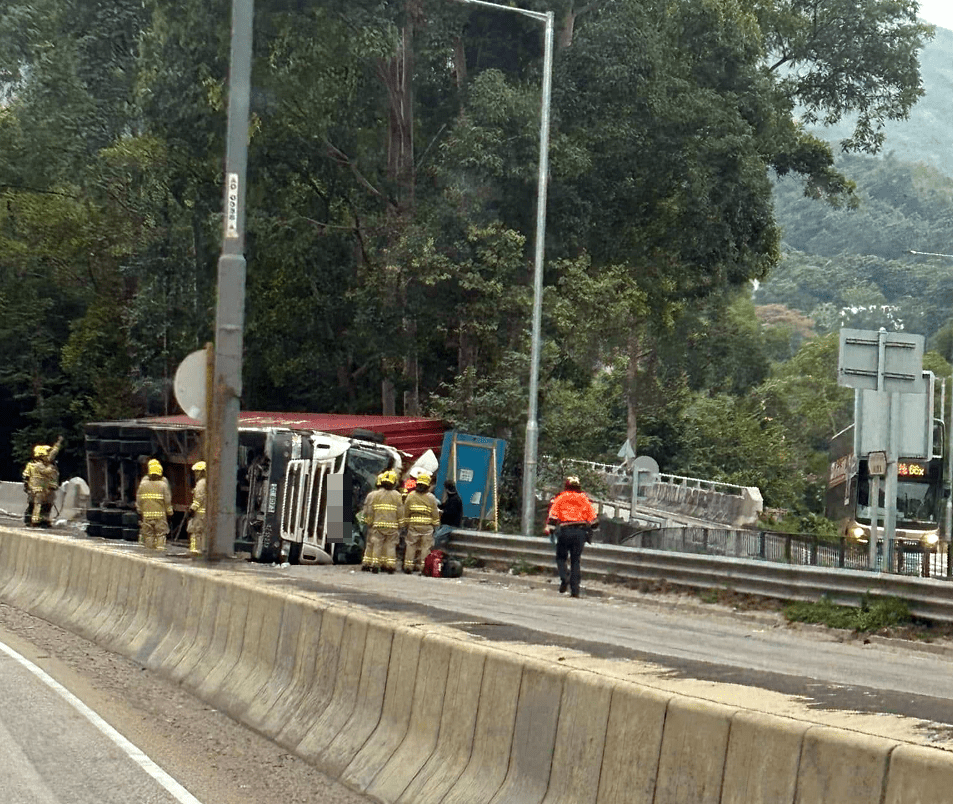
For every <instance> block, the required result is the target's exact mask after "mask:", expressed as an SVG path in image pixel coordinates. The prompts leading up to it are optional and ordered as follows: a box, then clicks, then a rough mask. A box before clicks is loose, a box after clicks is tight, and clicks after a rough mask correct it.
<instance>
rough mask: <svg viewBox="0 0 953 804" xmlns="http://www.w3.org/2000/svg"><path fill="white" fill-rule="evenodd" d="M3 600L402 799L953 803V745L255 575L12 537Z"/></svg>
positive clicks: (3, 558)
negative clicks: (866, 729)
mask: <svg viewBox="0 0 953 804" xmlns="http://www.w3.org/2000/svg"><path fill="white" fill-rule="evenodd" d="M0 600H2V601H3V602H5V603H8V604H12V605H15V606H17V607H19V608H22V609H24V610H27V611H33V612H34V613H37V614H40V615H42V616H44V617H46V618H47V619H49V620H51V621H53V622H56V623H58V624H59V625H61V626H63V627H66V628H70V629H71V630H73V631H76V632H77V633H81V634H86V635H89V636H90V637H91V638H94V639H96V641H97V642H99V643H100V644H103V645H105V646H106V647H109V648H111V649H113V650H116V651H118V652H121V653H123V654H124V655H126V656H129V657H131V658H135V659H136V660H137V661H140V662H142V663H143V664H144V665H145V666H147V667H150V668H153V669H155V670H156V671H158V672H160V673H162V674H164V675H166V676H167V677H169V678H172V679H175V680H177V681H180V682H181V683H183V685H184V686H186V687H188V688H189V689H192V690H194V691H195V692H196V694H197V695H199V696H200V697H201V698H202V699H203V700H206V701H208V702H209V703H211V704H213V705H215V706H217V707H219V708H220V709H222V710H224V711H225V712H227V713H228V714H230V715H231V716H232V717H234V718H236V719H237V720H240V721H242V722H245V723H247V724H248V725H250V726H251V727H253V728H255V729H257V730H258V731H260V732H261V733H263V734H266V735H268V736H270V737H272V738H273V739H276V740H277V741H278V742H279V743H280V744H282V745H284V746H286V747H288V748H289V749H290V750H297V752H298V753H299V754H300V755H301V756H303V757H305V758H306V759H308V760H309V761H311V762H313V763H314V764H315V765H316V766H317V767H319V768H321V769H324V770H325V771H326V772H329V773H331V774H333V775H334V776H337V777H338V778H340V779H342V781H344V782H345V783H347V784H349V785H351V786H352V787H354V788H355V789H357V790H361V791H364V792H366V793H367V794H368V795H369V796H370V797H372V798H373V799H375V800H377V801H379V802H385V803H386V804H392V802H393V803H395V804H437V802H441V803H442V804H491V803H493V804H509V803H510V802H519V804H623V802H624V804H705V802H712V804H769V802H770V804H945V802H948V801H950V800H951V796H950V792H949V791H950V790H951V789H953V756H951V754H949V753H947V752H944V751H940V750H936V749H931V748H927V747H923V746H918V745H913V744H911V743H910V742H909V741H908V742H903V741H901V740H899V739H898V740H892V739H883V738H881V737H875V736H870V735H867V734H863V733H860V732H858V731H847V730H845V729H840V728H833V727H831V726H829V725H821V724H819V723H815V722H811V721H810V719H809V718H807V719H794V718H791V717H782V716H779V715H773V714H766V713H761V712H753V711H749V710H748V709H745V708H743V707H739V706H726V705H723V704H717V703H711V702H709V701H705V700H701V699H696V698H692V697H688V696H685V695H678V694H674V693H667V692H661V691H657V690H653V689H650V688H648V687H645V686H642V685H640V684H639V683H635V682H633V681H630V680H626V679H624V678H622V677H616V676H614V675H611V672H612V671H609V672H610V675H605V674H600V673H598V672H596V671H595V670H593V669H590V668H589V667H588V666H584V665H579V664H575V663H574V664H573V665H572V667H569V666H565V665H562V664H557V663H555V662H554V661H549V660H544V659H541V658H539V654H538V653H537V654H536V655H535V656H534V657H532V658H530V657H529V656H528V655H527V652H526V651H525V650H523V651H522V652H520V649H519V646H508V645H493V646H490V645H487V644H485V643H481V642H479V641H476V640H474V639H472V638H470V637H469V636H467V635H465V634H463V633H461V632H457V631H452V630H450V629H447V628H443V627H438V626H427V627H426V628H421V627H420V626H418V625H406V624H405V625H402V624H398V623H396V622H394V621H393V620H392V619H389V618H387V617H385V616H382V615H380V614H379V613H377V612H373V611H366V610H363V609H359V608H357V607H354V606H349V605H346V604H339V603H336V602H334V603H329V602H327V601H322V600H318V599H315V598H312V597H307V596H304V595H300V594H298V595H288V594H284V593H282V592H280V591H276V590H275V589H274V588H271V587H269V586H268V585H267V584H266V583H262V582H259V581H258V580H256V579H255V578H254V577H251V576H249V575H247V574H245V575H241V574H237V573H230V572H228V571H227V570H224V571H223V570H222V569H217V570H215V571H210V570H208V569H207V568H203V567H198V566H195V565H189V566H179V565H176V564H175V563H174V562H170V561H169V560H167V559H163V558H162V557H160V556H157V555H155V554H149V553H146V552H144V551H141V550H138V549H137V548H135V547H132V548H127V549H117V548H116V547H115V546H113V545H102V544H98V543H91V542H86V541H79V540H70V539H63V538H61V537H56V536H51V535H50V534H44V533H36V532H31V531H14V530H11V529H2V528H0Z"/></svg>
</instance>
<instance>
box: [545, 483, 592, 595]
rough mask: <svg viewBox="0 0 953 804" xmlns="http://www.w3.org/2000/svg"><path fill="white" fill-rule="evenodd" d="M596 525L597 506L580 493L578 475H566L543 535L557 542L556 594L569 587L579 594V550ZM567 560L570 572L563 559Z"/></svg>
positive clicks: (573, 593) (573, 592) (580, 552)
mask: <svg viewBox="0 0 953 804" xmlns="http://www.w3.org/2000/svg"><path fill="white" fill-rule="evenodd" d="M598 527H599V519H598V517H597V516H596V509H595V508H594V507H593V505H592V502H590V500H589V498H588V497H587V496H586V495H585V494H583V492H582V485H581V484H580V482H579V478H578V477H575V476H570V477H567V478H566V483H565V490H564V491H563V492H562V493H561V494H559V495H558V496H557V497H556V499H554V500H553V502H552V505H550V507H549V516H548V517H547V518H546V534H547V535H548V536H549V538H550V541H555V543H556V569H557V570H558V571H559V593H560V594H562V593H564V592H565V591H566V590H567V589H569V590H570V592H571V594H572V596H573V597H579V579H580V576H581V574H582V570H581V568H580V560H581V558H582V549H583V547H585V546H586V543H587V542H591V541H592V531H593V530H595V529H596V528H598ZM567 558H568V559H569V572H568V573H567V572H566V560H567Z"/></svg>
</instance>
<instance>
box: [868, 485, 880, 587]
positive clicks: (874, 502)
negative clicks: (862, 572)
mask: <svg viewBox="0 0 953 804" xmlns="http://www.w3.org/2000/svg"><path fill="white" fill-rule="evenodd" d="M868 493H869V494H870V498H869V499H868V502H869V503H870V538H869V539H868V540H867V559H868V561H869V562H870V569H871V570H876V569H877V541H878V539H879V538H880V533H879V530H880V529H879V527H878V522H879V521H880V475H873V476H872V477H871V478H870V485H869V486H868Z"/></svg>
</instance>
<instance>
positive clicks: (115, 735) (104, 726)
mask: <svg viewBox="0 0 953 804" xmlns="http://www.w3.org/2000/svg"><path fill="white" fill-rule="evenodd" d="M0 652H3V653H5V654H7V656H9V657H10V658H11V659H13V660H14V661H15V662H17V663H18V664H19V665H21V666H22V667H24V668H25V669H27V670H29V671H30V672H31V673H32V674H33V675H34V676H36V677H37V678H38V679H39V680H40V681H42V682H43V683H44V684H46V686H48V687H49V688H50V689H52V690H54V691H55V692H56V693H57V694H58V695H59V696H60V697H62V698H63V699H64V700H65V701H66V702H67V703H68V704H70V705H71V706H72V707H73V708H74V709H76V711H77V712H79V713H80V714H82V715H83V716H84V717H85V718H86V719H87V720H88V721H89V722H90V723H92V724H93V725H94V726H95V727H96V728H97V729H99V730H100V731H101V732H102V733H103V734H104V735H106V737H108V738H109V739H110V740H112V741H113V742H114V743H115V744H116V745H118V746H119V747H120V748H121V749H122V750H123V751H125V752H126V755H127V756H128V757H129V758H130V759H131V760H132V761H133V762H135V763H136V764H137V765H138V766H139V767H140V768H142V769H143V770H144V771H145V772H146V773H148V774H149V775H150V776H151V777H152V778H153V779H155V780H156V781H157V782H158V783H159V784H160V785H162V787H164V788H165V789H166V790H167V791H168V792H169V794H170V795H171V796H172V797H173V798H175V800H176V801H178V802H180V803H181V804H202V802H200V801H199V800H198V799H197V798H195V796H193V795H192V794H191V793H190V792H189V791H188V790H186V789H185V788H184V787H183V786H182V785H181V784H179V783H178V782H177V781H176V780H175V779H173V778H172V777H171V776H169V774H168V773H166V772H165V771H164V770H162V768H160V767H159V766H158V765H156V763H155V762H153V761H152V760H151V759H149V757H147V756H146V755H145V754H144V753H143V752H142V750H140V749H139V748H137V747H136V746H135V745H133V744H132V743H131V742H129V740H127V739H126V738H125V737H123V736H122V735H121V734H120V733H119V732H118V731H116V730H115V729H114V728H113V727H112V726H110V725H109V724H108V723H107V722H106V721H105V720H103V719H102V718H101V717H100V716H99V715H97V714H96V713H95V712H94V711H93V710H92V709H90V708H89V707H88V706H86V704H84V703H83V702H82V701H81V700H80V699H79V698H77V697H76V696H75V695H73V693H71V692H70V691H69V690H68V689H66V687H64V686H63V685H62V684H60V683H59V682H57V681H55V680H54V679H53V678H51V677H50V676H49V675H48V674H47V673H46V672H45V671H44V670H43V669H42V668H40V667H37V666H36V665H35V664H33V662H31V661H30V660H29V659H27V658H26V657H25V656H21V655H20V654H19V653H17V652H16V651H15V650H14V649H13V648H11V647H10V646H9V645H7V644H6V643H4V642H0Z"/></svg>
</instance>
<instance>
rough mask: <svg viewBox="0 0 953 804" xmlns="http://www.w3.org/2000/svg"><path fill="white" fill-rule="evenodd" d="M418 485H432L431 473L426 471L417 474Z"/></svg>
mask: <svg viewBox="0 0 953 804" xmlns="http://www.w3.org/2000/svg"><path fill="white" fill-rule="evenodd" d="M417 485H418V486H429V485H430V475H428V474H427V473H426V472H421V473H420V474H419V475H417Z"/></svg>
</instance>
